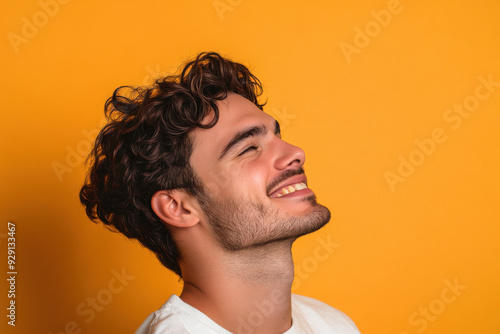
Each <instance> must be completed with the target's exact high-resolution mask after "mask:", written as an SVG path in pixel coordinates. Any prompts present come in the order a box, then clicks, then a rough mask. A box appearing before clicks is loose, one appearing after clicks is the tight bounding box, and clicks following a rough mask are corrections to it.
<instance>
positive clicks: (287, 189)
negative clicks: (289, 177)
mask: <svg viewBox="0 0 500 334" xmlns="http://www.w3.org/2000/svg"><path fill="white" fill-rule="evenodd" d="M306 188H307V185H306V184H305V183H304V182H300V183H296V184H294V185H291V186H286V187H283V188H282V189H281V190H280V191H279V192H278V194H277V195H276V197H281V196H283V195H286V194H290V193H293V192H294V191H296V190H302V189H306Z"/></svg>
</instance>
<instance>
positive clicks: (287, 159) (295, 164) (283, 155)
mask: <svg viewBox="0 0 500 334" xmlns="http://www.w3.org/2000/svg"><path fill="white" fill-rule="evenodd" d="M276 150H277V153H276V159H275V160H274V167H275V168H276V169H278V170H283V169H287V168H300V167H302V166H303V165H304V162H305V160H306V154H305V153H304V150H303V149H301V148H300V147H297V146H294V145H292V144H289V143H287V142H286V141H284V140H281V139H278V143H277V145H276Z"/></svg>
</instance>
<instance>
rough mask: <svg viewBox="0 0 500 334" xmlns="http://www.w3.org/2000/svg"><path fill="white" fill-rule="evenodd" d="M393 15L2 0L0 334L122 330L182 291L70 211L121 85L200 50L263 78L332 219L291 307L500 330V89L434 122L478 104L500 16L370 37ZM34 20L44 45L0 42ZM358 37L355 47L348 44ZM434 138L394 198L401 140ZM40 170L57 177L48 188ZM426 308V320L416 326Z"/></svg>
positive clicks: (497, 7) (398, 24)
mask: <svg viewBox="0 0 500 334" xmlns="http://www.w3.org/2000/svg"><path fill="white" fill-rule="evenodd" d="M43 1H44V0H42V3H43ZM48 2H51V1H48ZM221 4H222V5H223V4H225V5H226V7H225V11H224V12H221V10H222V9H219V12H218V10H217V9H216V5H218V6H222V5H221ZM388 6H389V7H390V6H393V3H392V2H391V1H388V0H377V1H348V0H342V1H310V2H306V1H264V0H260V1H250V0H232V1H231V0H220V1H215V2H214V1H211V0H207V1H166V0H165V1H151V2H147V1H144V2H139V1H95V0H94V1H78V0H73V1H70V2H69V3H66V4H60V5H59V8H55V7H51V8H52V9H51V11H52V14H53V17H52V16H48V15H46V14H45V17H46V18H47V20H45V21H44V14H43V13H42V14H40V13H39V12H41V11H43V8H42V7H43V6H42V5H41V4H40V3H39V2H38V1H35V0H25V1H17V2H16V1H14V2H9V3H8V4H7V3H5V4H4V8H3V10H2V13H1V14H0V17H1V22H2V36H3V38H2V42H1V43H0V47H1V54H2V59H3V60H2V65H3V66H2V67H3V70H2V83H1V84H2V87H1V89H0V94H1V102H2V106H1V112H2V131H0V136H1V137H0V142H1V152H2V153H1V154H2V164H1V167H0V168H1V170H0V178H1V204H0V205H1V219H0V226H1V227H0V245H1V249H2V253H3V254H5V255H2V256H1V258H2V260H1V261H0V263H1V265H0V269H1V271H2V273H3V274H2V275H1V276H2V277H4V276H6V274H5V273H6V271H7V268H6V258H7V256H6V248H7V242H6V233H7V222H8V221H12V222H15V223H16V225H17V234H16V237H17V270H18V275H17V282H16V283H17V291H16V292H17V295H16V303H17V326H16V327H15V328H12V327H10V326H7V324H6V322H7V318H6V316H5V315H6V313H7V312H6V310H5V309H6V307H7V306H8V305H7V303H8V299H7V296H6V295H7V285H6V284H5V283H6V281H5V279H2V283H1V286H0V287H1V289H2V290H1V291H0V294H1V296H2V297H1V300H2V304H1V307H0V309H1V310H3V311H1V312H0V313H1V317H0V319H2V320H1V324H0V331H1V332H2V333H5V332H6V331H7V333H44V334H48V333H52V334H56V333H69V332H75V333H78V331H80V332H81V333H111V332H113V333H130V332H133V331H134V330H135V329H136V327H137V326H138V325H139V324H140V323H141V322H142V321H143V320H144V319H145V317H146V316H147V315H148V314H149V313H150V312H152V311H154V310H156V309H157V308H158V307H159V306H160V305H161V304H163V302H164V301H165V300H166V299H167V298H168V296H169V295H170V294H172V293H179V292H180V289H181V283H179V282H178V281H177V278H176V277H175V276H174V275H173V274H171V273H170V272H168V271H167V270H166V269H164V268H162V267H161V266H160V264H159V262H157V261H156V259H155V258H154V256H153V255H152V254H151V253H149V251H147V250H145V249H143V248H141V247H140V246H139V245H138V244H137V243H136V242H131V241H128V240H127V239H126V238H125V237H123V236H121V235H118V234H113V233H110V232H108V231H107V230H105V229H104V228H103V227H102V226H98V225H94V224H92V223H91V222H89V221H88V219H87V217H86V216H85V214H84V211H83V209H82V207H81V205H80V203H79V201H78V191H79V189H80V186H81V184H82V182H83V178H84V175H85V169H84V167H83V165H82V156H83V153H86V151H88V148H89V139H87V135H86V132H87V133H90V134H91V135H92V133H93V132H95V129H96V128H97V127H98V126H99V123H100V121H101V120H102V118H103V104H104V102H105V100H106V98H107V97H109V96H110V94H111V93H112V91H113V90H114V89H115V88H116V87H118V86H120V85H140V84H143V83H144V82H148V81H149V80H150V79H151V78H152V77H154V76H156V75H158V74H161V73H167V72H172V71H175V70H176V69H177V67H178V65H179V64H180V63H182V62H183V61H185V60H186V59H188V58H190V57H192V56H193V55H195V54H197V53H198V52H200V51H206V50H214V51H218V52H220V53H221V54H223V55H226V56H229V57H231V58H232V59H234V60H237V61H240V62H243V63H245V64H247V65H248V66H249V67H250V69H251V70H253V71H254V73H255V74H256V75H257V77H259V78H260V79H261V81H262V82H263V84H264V88H265V97H267V98H268V101H269V102H268V105H267V107H266V108H265V110H266V111H268V112H270V113H271V114H273V115H275V116H276V117H277V118H278V120H279V121H281V123H282V128H283V135H284V138H285V139H286V140H288V141H290V142H291V143H294V144H296V145H298V146H301V147H302V148H304V150H305V151H306V155H307V161H306V171H307V172H308V178H309V180H310V186H311V187H312V188H313V189H314V190H315V191H316V193H317V194H318V198H319V200H320V201H321V202H322V203H324V204H325V205H327V206H328V207H329V208H330V209H331V211H332V213H333V218H332V221H331V223H330V224H329V225H327V227H325V228H324V229H322V230H321V231H319V232H317V233H315V234H312V235H310V236H307V237H305V238H303V239H301V240H299V241H298V242H297V243H296V244H295V246H294V257H295V260H296V265H297V266H298V267H299V268H300V269H301V270H302V272H301V273H302V277H301V278H300V282H299V283H300V284H297V285H296V286H295V287H296V289H295V292H296V293H299V294H304V295H308V296H312V297H316V298H318V299H320V300H323V301H325V302H327V303H329V304H330V305H332V306H334V307H336V308H339V309H341V310H343V311H344V312H345V313H346V314H348V315H349V316H350V317H351V318H352V319H353V320H354V322H355V323H356V324H357V325H358V327H359V329H360V330H361V332H362V333H376V334H389V333H394V334H403V333H405V334H407V333H411V334H413V333H424V332H425V333H428V334H431V333H500V321H499V319H500V301H499V300H500V298H499V292H500V284H499V283H498V282H499V281H500V269H499V265H498V263H499V262H498V254H500V252H499V250H500V242H499V234H500V226H499V223H500V221H499V213H498V206H499V202H500V201H499V200H500V192H499V186H500V177H499V173H498V172H499V169H500V168H499V167H500V159H499V154H498V153H499V150H498V147H499V143H500V141H499V139H500V131H499V130H498V128H499V125H500V108H499V107H500V87H495V88H494V91H493V92H490V94H489V96H488V98H485V99H482V100H481V101H480V104H479V106H478V107H477V108H476V110H474V111H473V112H471V115H470V117H468V118H463V122H462V123H461V125H460V126H459V127H458V128H456V129H453V128H452V125H454V124H455V123H450V122H447V121H446V120H445V119H444V118H443V117H445V115H446V113H447V112H448V111H447V110H448V109H450V108H452V107H453V105H454V104H462V103H464V101H465V100H466V99H469V100H468V101H469V102H470V101H473V99H472V100H471V99H470V96H474V94H475V89H476V87H477V86H478V85H480V81H479V79H478V77H483V78H485V79H487V78H488V76H491V78H492V80H493V81H495V82H499V81H500V62H499V59H500V44H499V36H500V24H499V22H500V3H499V2H497V1H493V0H475V1H431V0H413V1H410V0H401V1H400V3H399V6H396V8H397V9H398V10H399V12H398V13H396V14H391V18H390V22H386V24H384V25H385V26H382V25H381V24H379V23H374V22H376V21H375V18H374V15H373V13H371V11H375V13H380V11H381V10H387V8H388ZM221 8H222V7H221ZM49 11H50V10H49ZM23 18H25V19H24V20H23ZM386 19H387V18H386ZM34 20H38V21H36V22H38V24H39V25H40V27H38V28H37V29H38V31H31V35H30V34H29V31H26V29H27V28H24V33H27V34H28V35H30V37H29V38H26V40H24V42H23V43H21V44H19V45H17V46H13V44H12V43H11V41H10V39H9V38H12V36H14V35H13V34H16V35H17V36H22V34H23V26H24V25H25V24H27V23H26V22H31V23H33V22H34ZM386 21H387V20H386ZM370 22H371V23H370ZM377 25H378V27H379V29H378V30H377ZM365 28H369V29H372V30H369V33H370V35H371V37H370V36H368V38H369V44H368V42H367V41H366V38H365V40H364V42H365V43H366V44H368V45H366V46H364V44H363V43H362V41H361V42H360V39H362V38H361V37H359V36H358V39H357V40H355V38H356V35H357V34H359V33H357V32H356V31H359V30H356V29H360V30H362V31H363V30H364V29H365ZM9 36H10V37H9ZM356 42H357V44H358V46H361V45H363V47H357V53H352V54H351V55H350V56H347V57H346V55H345V54H344V53H343V52H342V50H341V46H342V45H344V46H345V45H346V44H349V45H351V46H353V47H356V44H355V43H356ZM342 43H344V44H342ZM16 50H17V52H16ZM481 92H483V93H484V92H487V90H485V89H484V87H483V88H482V90H481ZM278 116H280V117H282V119H280V118H279V117H278ZM436 128H440V129H442V131H444V135H445V136H446V140H445V141H444V142H442V143H437V144H435V149H434V152H432V154H430V155H426V156H425V158H424V161H423V162H422V163H421V165H420V166H417V167H415V170H414V171H413V173H412V174H411V175H410V176H408V177H406V178H404V182H397V183H396V184H395V185H394V187H393V188H392V189H391V187H390V186H389V184H388V182H387V180H386V178H385V176H384V175H385V174H386V172H388V171H389V172H392V173H397V172H398V168H399V165H400V158H399V157H400V156H402V157H403V158H405V159H409V157H410V155H411V154H412V153H413V152H414V151H415V150H417V151H418V146H417V145H416V144H415V140H420V141H422V140H426V139H429V138H431V136H432V132H433V130H434V129H436ZM69 152H73V153H69ZM75 152H76V153H75ZM413 155H414V157H417V156H418V153H413ZM54 164H55V165H57V166H59V167H60V166H66V169H65V172H64V173H62V174H59V177H58V175H57V173H56V172H55V170H54ZM318 238H322V240H323V241H325V240H330V241H331V242H333V243H335V244H336V248H335V251H334V252H333V254H330V255H329V256H328V258H326V259H325V258H324V257H322V258H321V259H320V258H317V257H315V254H314V249H315V248H316V247H318V245H320V241H319V240H318ZM322 254H323V253H322ZM122 269H123V270H124V271H125V272H126V274H127V275H130V276H133V277H134V279H131V280H130V281H127V285H126V286H123V287H122V290H121V291H120V292H118V293H113V294H112V300H110V301H109V300H107V302H109V303H108V304H107V305H105V306H103V309H102V310H101V311H100V312H95V317H94V318H93V319H92V320H90V321H89V319H90V316H89V315H83V316H82V315H81V314H79V313H78V312H77V308H78V307H79V306H81V303H84V306H85V303H86V302H87V298H96V296H97V295H98V294H100V296H101V299H102V298H104V297H103V296H105V295H106V293H107V292H106V289H107V290H108V291H109V287H108V286H109V284H110V282H114V281H112V279H113V277H114V276H113V271H114V270H115V271H118V272H121V271H122ZM446 282H450V283H453V282H458V284H459V285H460V286H461V289H462V290H460V291H458V293H456V294H453V293H452V291H451V290H446V289H447V283H446ZM114 284H115V290H116V287H118V286H119V284H117V283H116V282H115V283H114ZM464 287H465V288H464ZM443 291H444V294H445V296H446V300H447V301H446V302H444V301H443V297H442V293H443ZM108 293H109V292H108ZM107 296H108V297H109V294H108V295H107ZM452 297H454V298H452ZM450 299H453V302H450ZM429 307H431V308H432V309H433V310H434V315H433V313H430V314H431V316H432V317H431V318H428V319H427V320H422V319H426V318H425V317H423V316H421V315H419V312H422V310H423V309H429ZM86 308H88V307H86ZM87 311H88V310H87ZM415 312H416V313H415ZM80 313H81V312H80ZM415 314H416V315H415ZM430 319H432V320H430ZM75 324H76V326H77V327H76V328H77V329H78V330H76V331H74V330H72V329H71V326H74V325H75ZM424 325H425V326H424Z"/></svg>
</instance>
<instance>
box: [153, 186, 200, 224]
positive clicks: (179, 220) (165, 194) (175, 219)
mask: <svg viewBox="0 0 500 334" xmlns="http://www.w3.org/2000/svg"><path fill="white" fill-rule="evenodd" d="M195 201H196V200H195V199H194V198H193V197H192V196H189V195H188V194H186V193H185V192H184V191H181V190H160V191H158V192H156V193H155V194H154V195H153V197H151V207H152V208H153V211H154V213H155V214H156V215H157V216H158V217H159V218H160V219H161V220H162V221H163V222H164V223H167V224H170V225H173V226H176V227H191V226H194V225H196V224H197V223H199V221H200V218H199V215H198V210H197V209H196V206H195V204H194V202H195Z"/></svg>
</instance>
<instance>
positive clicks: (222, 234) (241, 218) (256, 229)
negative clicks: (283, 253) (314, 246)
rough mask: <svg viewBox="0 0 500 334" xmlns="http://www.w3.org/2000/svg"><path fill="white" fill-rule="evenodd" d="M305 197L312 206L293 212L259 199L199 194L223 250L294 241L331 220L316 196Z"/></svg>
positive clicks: (238, 249) (327, 211)
mask: <svg viewBox="0 0 500 334" xmlns="http://www.w3.org/2000/svg"><path fill="white" fill-rule="evenodd" d="M304 201H308V202H309V203H310V204H311V208H310V209H309V210H308V211H307V212H306V213H304V214H303V215H301V216H292V215H285V214H284V213H283V212H279V210H278V209H277V208H272V207H270V206H265V205H263V204H262V203H254V202H248V201H247V202H245V201H244V200H239V201H238V200H234V199H229V200H217V199H215V198H211V197H210V196H208V195H207V194H206V193H205V194H203V195H202V198H200V204H201V206H202V209H203V210H204V212H205V215H206V218H207V220H208V223H209V224H210V226H211V227H212V231H213V233H214V236H215V238H216V240H217V241H218V242H219V244H220V245H221V246H222V247H223V248H224V249H225V250H227V251H233V252H234V251H240V250H245V249H249V248H256V247H261V246H265V245H267V244H270V243H274V242H277V241H282V240H292V241H293V240H295V239H297V238H298V237H301V236H303V235H306V234H309V233H311V232H314V231H316V230H318V229H320V228H321V227H323V226H324V225H326V224H327V223H328V222H329V221H330V217H331V214H330V211H329V210H328V208H326V207H325V206H323V205H321V204H318V203H317V202H316V196H314V195H312V196H310V197H308V198H305V199H304Z"/></svg>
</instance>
